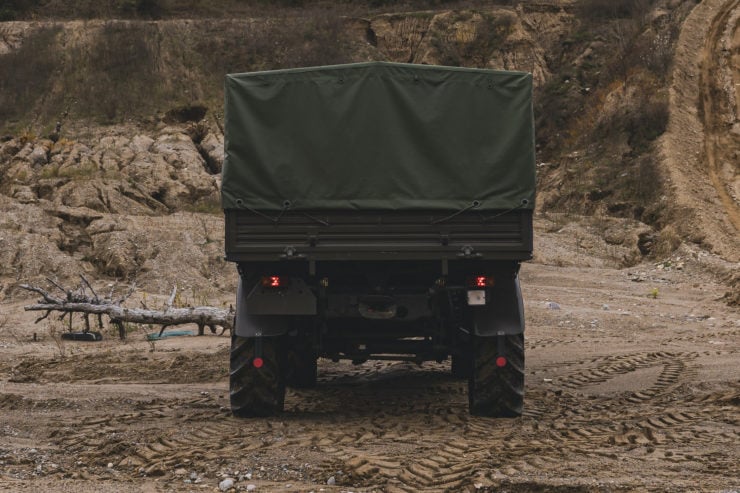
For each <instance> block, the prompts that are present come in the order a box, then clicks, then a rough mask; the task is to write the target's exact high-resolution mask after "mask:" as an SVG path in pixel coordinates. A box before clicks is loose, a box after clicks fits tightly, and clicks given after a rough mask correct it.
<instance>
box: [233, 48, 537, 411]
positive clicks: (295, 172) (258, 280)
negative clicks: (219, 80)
mask: <svg viewBox="0 0 740 493" xmlns="http://www.w3.org/2000/svg"><path fill="white" fill-rule="evenodd" d="M224 147H225V162H224V167H223V175H222V177H223V184H222V201H223V208H224V212H225V221H226V228H225V232H226V233H225V234H226V242H225V245H226V246H225V249H226V259H227V260H229V261H232V262H235V263H236V265H237V268H238V272H239V286H238V290H237V294H236V297H237V299H236V320H235V331H234V332H235V333H234V334H233V336H232V342H231V363H230V365H231V371H230V396H231V409H232V412H233V414H235V415H237V416H269V415H274V414H276V413H280V412H281V411H282V410H283V405H284V399H285V389H286V385H287V386H294V387H312V386H314V385H316V381H317V359H318V358H320V357H321V358H326V359H328V360H332V361H335V362H336V361H339V360H351V361H352V362H353V363H357V364H359V363H362V362H364V361H367V360H370V359H382V360H406V361H412V362H416V363H419V364H421V363H422V362H425V361H438V362H441V361H444V360H447V359H451V372H452V374H453V375H455V376H456V377H459V378H464V379H468V389H469V405H470V412H471V413H472V414H474V415H481V416H497V417H513V416H519V415H520V414H521V413H522V406H523V394H524V314H523V307H522V296H521V291H520V287H519V278H518V272H519V267H520V262H522V261H525V260H528V259H531V257H532V210H533V207H534V198H535V166H534V159H535V157H534V156H535V155H534V130H533V117H532V78H531V75H530V74H528V73H522V72H509V71H495V70H482V69H467V68H452V67H440V66H429V65H411V64H398V63H383V62H372V63H359V64H348V65H335V66H325V67H312V68H298V69H288V70H275V71H265V72H255V73H241V74H233V75H228V76H227V77H226V84H225V144H224Z"/></svg>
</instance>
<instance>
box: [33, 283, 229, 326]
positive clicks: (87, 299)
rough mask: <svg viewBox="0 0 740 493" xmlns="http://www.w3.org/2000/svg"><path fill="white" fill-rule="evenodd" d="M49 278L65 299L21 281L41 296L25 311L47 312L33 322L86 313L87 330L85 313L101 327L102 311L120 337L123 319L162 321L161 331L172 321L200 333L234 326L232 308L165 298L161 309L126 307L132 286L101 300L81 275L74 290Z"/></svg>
mask: <svg viewBox="0 0 740 493" xmlns="http://www.w3.org/2000/svg"><path fill="white" fill-rule="evenodd" d="M49 282H50V283H51V284H52V285H53V286H54V287H56V288H57V289H60V290H61V291H62V292H64V293H65V294H66V299H62V298H57V297H54V296H52V295H51V294H49V293H48V292H47V291H46V290H45V289H43V288H40V287H38V286H31V285H28V284H21V285H20V287H21V288H23V289H25V290H28V291H33V292H34V293H38V294H39V295H41V297H42V299H40V300H39V301H38V302H37V303H36V304H33V305H28V306H26V307H24V309H25V310H26V311H44V312H46V314H45V315H44V316H42V317H41V318H39V319H38V320H36V322H39V321H41V320H43V319H45V318H46V317H48V316H49V314H50V313H51V312H53V311H56V312H62V317H64V316H65V315H66V314H69V316H70V317H71V316H72V314H73V313H82V314H84V316H85V322H86V323H85V331H88V330H89V329H90V323H89V321H88V318H87V317H88V316H90V315H97V316H98V324H99V326H100V327H102V316H103V315H105V316H107V317H108V318H109V320H110V323H112V324H113V325H115V326H116V327H117V328H118V332H119V336H120V337H121V339H124V338H125V337H126V331H125V327H124V323H135V324H147V325H161V326H162V330H161V331H160V335H161V334H162V332H164V329H165V328H166V327H170V326H174V325H185V324H196V325H197V326H198V333H199V334H200V335H202V334H203V332H204V328H205V327H209V328H210V329H211V331H212V332H215V331H216V327H221V328H222V329H223V331H222V333H223V332H225V331H227V330H228V331H229V332H231V331H233V328H234V311H233V309H231V308H229V309H224V308H216V307H212V306H196V307H187V308H173V307H172V301H168V303H167V306H166V307H165V309H164V310H151V309H146V308H144V309H137V308H127V307H125V306H122V304H123V302H124V301H126V300H127V299H128V298H129V297H130V296H131V295H132V294H133V293H134V289H135V288H134V287H132V288H131V289H130V290H129V291H128V293H127V294H126V295H125V296H123V297H121V298H120V299H116V300H114V299H112V298H113V290H111V294H110V296H109V297H108V298H107V299H103V300H101V299H99V298H98V296H97V294H95V291H94V290H93V289H92V286H90V283H89V282H87V280H86V279H84V277H83V284H81V286H80V289H78V290H76V291H72V290H69V289H65V288H64V287H62V286H60V285H59V284H58V283H56V282H54V281H52V280H49ZM85 285H87V287H88V288H89V289H90V291H92V293H93V294H92V296H89V295H87V294H86V292H85ZM176 292H177V291H176V289H174V290H173V293H172V296H171V297H170V300H174V294H175V293H176Z"/></svg>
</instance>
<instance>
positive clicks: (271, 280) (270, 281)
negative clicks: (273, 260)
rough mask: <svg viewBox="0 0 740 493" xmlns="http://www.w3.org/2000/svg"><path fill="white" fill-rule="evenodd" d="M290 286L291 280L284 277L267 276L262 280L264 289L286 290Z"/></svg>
mask: <svg viewBox="0 0 740 493" xmlns="http://www.w3.org/2000/svg"><path fill="white" fill-rule="evenodd" d="M288 284H290V278H289V277H284V276H265V277H263V278H262V287H265V288H286V287H288Z"/></svg>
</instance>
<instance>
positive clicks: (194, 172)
mask: <svg viewBox="0 0 740 493" xmlns="http://www.w3.org/2000/svg"><path fill="white" fill-rule="evenodd" d="M108 133H110V134H111V135H102V136H96V137H95V138H93V139H90V140H89V141H86V142H82V141H73V140H67V139H61V140H59V141H57V142H56V143H54V142H52V141H49V140H43V139H36V140H33V139H25V138H17V139H10V140H8V141H6V142H4V143H2V144H0V156H1V159H0V210H2V211H3V214H2V215H0V277H2V278H13V279H15V280H16V281H19V282H20V281H22V282H26V281H33V280H35V279H36V280H38V279H40V278H43V277H51V278H57V279H60V280H70V279H75V278H76V277H77V275H78V274H88V275H92V276H93V277H107V278H116V279H124V280H134V279H135V280H136V281H137V283H138V284H139V285H140V286H142V287H143V288H144V289H148V290H154V291H157V292H160V291H161V292H167V291H168V290H169V289H171V287H172V285H173V284H175V283H178V284H179V285H181V286H191V287H192V288H193V289H196V288H197V289H199V290H203V291H208V290H213V289H224V290H232V289H233V288H234V283H235V278H236V275H235V269H233V266H231V265H227V264H226V263H225V262H224V261H223V259H222V257H223V219H222V216H221V212H220V206H219V200H220V197H219V187H220V177H219V176H218V175H217V174H214V170H219V171H220V169H221V166H222V164H223V150H220V152H219V149H218V147H219V143H220V142H222V138H221V137H220V135H216V134H215V133H214V132H211V133H208V134H207V136H206V138H204V139H203V142H207V145H208V146H209V147H207V152H206V151H204V150H203V149H204V148H205V146H204V145H203V144H202V142H201V143H199V144H197V143H195V142H194V141H193V140H192V139H191V138H190V137H189V134H188V131H187V128H186V127H165V128H163V129H161V130H159V131H158V132H156V133H153V134H151V135H147V134H145V133H141V132H139V131H138V130H136V129H128V128H126V129H124V128H116V129H110V130H109V132H108ZM204 154H206V155H207V156H208V157H207V159H206V158H204ZM174 211H179V212H174ZM13 285H14V283H13V282H7V283H2V286H3V289H2V290H0V296H2V295H3V294H4V295H5V296H9V295H12V294H14V293H15V291H14V289H13Z"/></svg>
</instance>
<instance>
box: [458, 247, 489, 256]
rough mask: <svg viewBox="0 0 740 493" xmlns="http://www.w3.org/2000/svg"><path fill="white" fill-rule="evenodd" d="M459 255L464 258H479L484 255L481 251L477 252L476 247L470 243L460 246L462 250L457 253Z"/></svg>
mask: <svg viewBox="0 0 740 493" xmlns="http://www.w3.org/2000/svg"><path fill="white" fill-rule="evenodd" d="M457 256H458V257H462V258H478V257H482V256H483V255H482V254H480V253H477V252H476V251H475V248H473V247H472V246H470V245H465V246H463V247H462V248H460V252H459V253H458V254H457Z"/></svg>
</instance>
